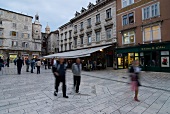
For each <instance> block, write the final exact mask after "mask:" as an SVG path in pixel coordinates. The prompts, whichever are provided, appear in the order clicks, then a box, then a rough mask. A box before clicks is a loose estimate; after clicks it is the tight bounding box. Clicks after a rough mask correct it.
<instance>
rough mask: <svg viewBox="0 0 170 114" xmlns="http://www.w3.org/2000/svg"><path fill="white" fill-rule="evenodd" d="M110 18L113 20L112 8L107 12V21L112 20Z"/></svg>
mask: <svg viewBox="0 0 170 114" xmlns="http://www.w3.org/2000/svg"><path fill="white" fill-rule="evenodd" d="M110 18H112V14H111V8H110V9H108V10H106V19H110Z"/></svg>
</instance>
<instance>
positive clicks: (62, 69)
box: [52, 58, 68, 98]
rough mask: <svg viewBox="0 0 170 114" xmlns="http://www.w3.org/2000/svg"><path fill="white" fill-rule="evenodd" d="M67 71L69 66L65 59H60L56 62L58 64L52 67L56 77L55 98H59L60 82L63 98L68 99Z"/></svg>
mask: <svg viewBox="0 0 170 114" xmlns="http://www.w3.org/2000/svg"><path fill="white" fill-rule="evenodd" d="M66 70H67V64H65V63H64V58H59V62H56V64H55V65H53V67H52V71H53V74H54V76H55V91H54V96H57V94H58V87H59V85H60V82H62V84H63V85H62V91H63V97H64V98H68V96H66Z"/></svg>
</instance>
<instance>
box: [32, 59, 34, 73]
mask: <svg viewBox="0 0 170 114" xmlns="http://www.w3.org/2000/svg"><path fill="white" fill-rule="evenodd" d="M34 66H35V60H34V59H32V60H31V73H34V72H33V69H34Z"/></svg>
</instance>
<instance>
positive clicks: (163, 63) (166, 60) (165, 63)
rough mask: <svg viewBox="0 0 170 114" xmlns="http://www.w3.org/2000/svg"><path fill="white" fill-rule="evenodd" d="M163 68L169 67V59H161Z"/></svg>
mask: <svg viewBox="0 0 170 114" xmlns="http://www.w3.org/2000/svg"><path fill="white" fill-rule="evenodd" d="M161 67H169V57H161Z"/></svg>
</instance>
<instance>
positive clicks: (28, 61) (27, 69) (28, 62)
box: [25, 58, 30, 72]
mask: <svg viewBox="0 0 170 114" xmlns="http://www.w3.org/2000/svg"><path fill="white" fill-rule="evenodd" d="M25 63H26V66H27V67H26V72H29V66H30V60H29V59H28V58H27V60H26V61H25Z"/></svg>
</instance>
